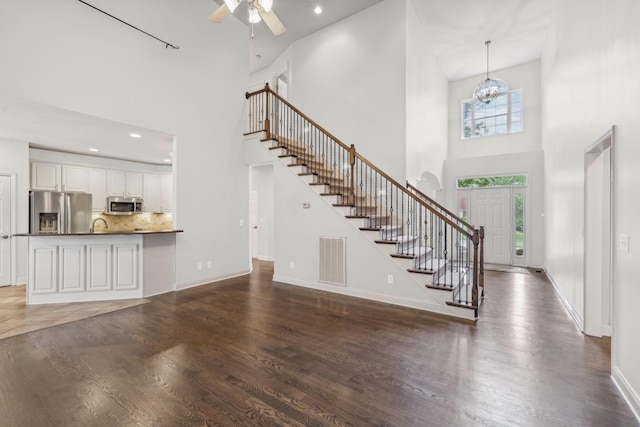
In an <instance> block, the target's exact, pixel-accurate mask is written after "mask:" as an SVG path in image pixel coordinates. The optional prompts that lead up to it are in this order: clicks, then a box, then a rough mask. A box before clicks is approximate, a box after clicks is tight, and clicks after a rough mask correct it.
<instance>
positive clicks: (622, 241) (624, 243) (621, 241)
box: [618, 234, 629, 253]
mask: <svg viewBox="0 0 640 427" xmlns="http://www.w3.org/2000/svg"><path fill="white" fill-rule="evenodd" d="M618 248H619V249H620V252H624V253H629V235H628V234H621V235H620V236H618Z"/></svg>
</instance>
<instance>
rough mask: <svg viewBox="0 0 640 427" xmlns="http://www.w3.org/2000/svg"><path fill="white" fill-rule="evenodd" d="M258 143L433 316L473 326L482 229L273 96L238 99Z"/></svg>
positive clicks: (262, 93) (480, 281) (480, 293)
mask: <svg viewBox="0 0 640 427" xmlns="http://www.w3.org/2000/svg"><path fill="white" fill-rule="evenodd" d="M246 97H247V100H248V103H249V131H248V132H247V133H246V134H245V135H246V136H249V137H256V136H258V137H259V138H260V140H261V143H262V144H263V145H264V146H265V147H266V148H267V149H268V150H269V151H270V152H271V153H272V154H273V155H274V156H275V157H277V158H278V159H279V160H280V161H281V162H283V163H284V164H285V165H287V166H288V167H289V168H290V169H291V170H292V172H294V173H296V174H297V175H298V177H299V178H300V179H302V180H303V181H304V182H306V183H307V184H308V185H309V186H310V187H311V188H312V189H313V190H315V191H316V192H317V193H318V194H319V195H320V196H321V197H322V198H323V199H324V200H325V201H327V203H329V204H331V205H332V206H333V207H334V208H335V209H336V210H337V211H338V212H339V213H341V214H342V215H343V216H344V218H345V220H347V221H349V222H350V223H351V224H353V225H354V226H355V227H357V228H358V229H359V230H360V232H361V233H362V234H363V235H364V236H365V237H366V238H368V239H369V240H370V241H371V242H372V244H374V245H376V246H377V247H378V248H379V249H380V250H381V251H382V252H383V253H385V254H386V255H388V256H389V257H390V259H391V260H392V261H393V262H395V263H396V264H397V265H399V266H400V267H401V268H402V269H403V270H404V271H406V274H407V275H408V276H409V277H410V278H411V279H412V280H413V281H415V282H416V284H418V285H419V286H421V287H422V288H423V289H424V290H425V292H428V293H429V294H430V296H431V297H433V298H434V299H436V300H438V301H441V302H442V308H441V309H439V310H438V311H439V312H441V313H445V314H449V315H452V316H456V317H461V318H465V319H473V320H476V319H477V318H478V309H479V306H480V302H481V300H482V298H483V297H484V269H483V237H484V231H483V230H482V228H476V227H473V226H472V225H470V224H468V223H466V222H465V221H463V220H462V219H461V218H458V217H457V216H456V215H454V214H453V213H452V212H450V211H449V210H447V209H446V208H445V207H443V206H441V205H440V204H438V203H437V202H436V201H434V200H432V199H431V198H429V197H428V196H426V195H425V194H423V193H421V192H420V191H419V190H418V189H417V188H415V187H413V186H412V185H410V184H409V183H406V185H401V184H399V183H398V182H396V181H395V180H394V179H393V178H391V177H389V176H388V175H387V174H385V173H384V172H383V171H381V170H380V169H379V168H377V167H376V166H375V165H373V164H372V163H371V162H369V161H368V160H367V159H365V158H364V157H363V156H361V155H360V154H359V153H357V152H356V149H355V147H354V146H353V145H351V146H347V145H345V144H344V143H342V142H341V141H339V140H338V139H337V138H335V137H334V136H333V135H331V134H330V133H329V132H327V131H326V130H325V129H323V128H322V127H320V126H319V125H317V124H316V123H315V122H313V121H312V120H311V119H309V118H308V117H306V116H305V115H304V114H303V113H301V112H300V111H299V110H297V109H296V108H295V107H293V106H292V105H291V104H289V103H288V102H287V101H286V100H284V99H282V98H281V97H279V96H278V95H277V94H276V93H275V92H273V91H272V90H271V89H270V88H269V85H266V86H265V88H264V89H261V90H259V91H256V92H253V93H247V94H246Z"/></svg>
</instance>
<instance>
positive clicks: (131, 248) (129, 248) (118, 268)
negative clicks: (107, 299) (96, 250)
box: [113, 243, 140, 289]
mask: <svg viewBox="0 0 640 427" xmlns="http://www.w3.org/2000/svg"><path fill="white" fill-rule="evenodd" d="M139 251H140V245H138V244H137V243H136V244H133V243H131V244H120V245H117V246H114V247H113V258H114V260H113V288H114V289H136V288H137V287H138V266H139V259H138V252H139Z"/></svg>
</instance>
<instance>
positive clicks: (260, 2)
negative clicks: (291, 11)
mask: <svg viewBox="0 0 640 427" xmlns="http://www.w3.org/2000/svg"><path fill="white" fill-rule="evenodd" d="M243 1H244V0H224V3H223V4H222V5H221V6H220V7H219V8H218V9H216V11H215V12H213V13H212V14H211V16H209V21H211V22H215V23H219V22H222V21H223V20H224V19H225V18H226V17H227V16H228V15H229V14H231V13H233V11H234V10H236V8H237V7H238V5H239V4H240V3H242V2H243ZM247 9H248V13H249V17H248V18H249V19H248V20H249V23H250V24H251V25H252V29H251V38H253V24H257V23H259V22H260V21H264V23H265V24H267V27H269V29H270V30H271V32H272V33H273V35H274V36H279V35H280V34H282V33H284V32H285V31H286V28H285V27H284V25H282V22H280V19H279V18H278V17H277V16H276V14H275V12H274V11H273V0H247Z"/></svg>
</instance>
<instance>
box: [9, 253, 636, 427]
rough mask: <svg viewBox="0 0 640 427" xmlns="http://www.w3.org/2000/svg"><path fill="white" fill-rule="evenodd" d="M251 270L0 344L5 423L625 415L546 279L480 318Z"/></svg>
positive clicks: (508, 282) (536, 419)
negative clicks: (440, 313)
mask: <svg viewBox="0 0 640 427" xmlns="http://www.w3.org/2000/svg"><path fill="white" fill-rule="evenodd" d="M271 275H272V269H271V266H270V264H268V263H259V268H257V269H256V271H255V272H254V273H253V274H252V275H251V276H245V277H240V278H235V279H230V280H225V281H222V282H218V283H215V284H211V285H206V286H201V287H198V288H193V289H190V290H185V291H180V292H176V293H170V294H165V295H160V296H156V297H152V298H150V299H151V302H150V303H148V304H145V305H141V306H137V307H133V308H128V309H125V310H121V311H118V312H114V313H110V314H104V315H101V316H97V317H92V318H89V319H86V320H80V321H76V322H73V323H69V324H65V325H62V326H56V327H53V328H49V329H45V330H41V331H37V332H31V333H27V334H23V335H19V336H15V337H11V338H7V339H4V340H1V341H0V397H1V399H0V425H1V426H38V427H41V426H198V425H203V426H204V425H223V426H239V425H249V426H253V425H268V426H275V425H286V426H289V425H300V426H321V425H327V426H333V425H337V426H370V425H379V426H635V425H637V424H636V421H635V419H634V418H633V415H632V413H631V411H630V410H629V408H628V407H627V405H626V404H625V402H624V401H623V399H622V398H621V396H620V395H619V394H618V392H617V391H616V389H615V388H614V385H613V383H612V381H611V379H610V378H609V376H610V366H609V365H610V355H609V354H610V343H609V341H608V340H606V339H594V338H589V337H585V336H583V335H582V334H581V333H580V332H579V331H578V330H577V329H576V327H575V326H574V324H573V323H572V321H571V319H570V318H569V316H568V315H567V313H566V312H565V310H564V308H563V307H562V305H561V302H560V300H559V299H558V297H557V296H556V295H555V293H554V291H553V289H552V287H551V285H550V284H549V283H548V282H547V281H546V280H545V278H544V275H543V274H540V273H535V272H534V271H533V270H530V274H513V273H499V272H487V277H486V283H487V285H486V296H487V298H486V300H485V303H484V305H483V306H482V308H481V311H480V315H481V319H480V320H479V321H478V322H477V323H476V324H473V323H471V322H461V321H456V320H451V319H447V318H444V317H437V316H433V315H429V314H428V313H424V312H420V311H416V310H411V309H405V308H401V307H395V306H391V305H384V304H379V303H375V302H369V301H365V300H359V299H355V298H349V297H344V296H339V295H334V294H328V293H323V292H318V291H313V290H308V289H304V288H299V287H295V286H289V285H283V284H279V283H272V282H271Z"/></svg>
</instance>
